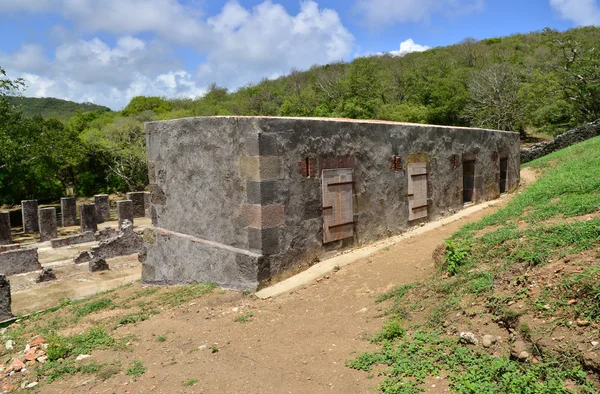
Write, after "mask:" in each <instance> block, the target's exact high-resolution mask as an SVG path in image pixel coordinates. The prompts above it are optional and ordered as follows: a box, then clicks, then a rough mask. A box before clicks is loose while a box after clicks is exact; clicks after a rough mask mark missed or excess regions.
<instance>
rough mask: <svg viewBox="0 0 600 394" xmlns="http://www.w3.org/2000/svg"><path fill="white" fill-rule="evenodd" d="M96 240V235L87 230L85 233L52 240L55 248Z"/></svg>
mask: <svg viewBox="0 0 600 394" xmlns="http://www.w3.org/2000/svg"><path fill="white" fill-rule="evenodd" d="M94 241H96V236H95V235H94V233H93V232H91V231H86V232H85V233H83V234H77V235H71V236H68V237H64V238H56V239H53V240H51V241H50V245H51V246H52V247H53V248H63V247H65V246H71V245H79V244H85V243H89V242H94Z"/></svg>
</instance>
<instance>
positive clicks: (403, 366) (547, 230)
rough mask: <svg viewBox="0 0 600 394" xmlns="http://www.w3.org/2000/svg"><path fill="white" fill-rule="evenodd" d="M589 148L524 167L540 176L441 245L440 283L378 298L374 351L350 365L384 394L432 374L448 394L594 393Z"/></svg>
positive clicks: (596, 208) (597, 146)
mask: <svg viewBox="0 0 600 394" xmlns="http://www.w3.org/2000/svg"><path fill="white" fill-rule="evenodd" d="M598 152H600V137H596V138H594V139H591V140H589V141H586V142H583V143H580V144H578V145H575V146H573V147H571V148H567V149H564V150H562V151H559V152H556V153H554V154H551V155H549V156H547V157H544V158H542V159H538V160H536V161H533V162H531V163H530V164H528V165H527V166H528V167H529V168H531V169H535V170H537V171H540V173H541V174H542V175H541V178H540V179H539V180H538V181H537V182H536V183H534V184H533V185H532V186H530V187H528V188H527V189H525V190H524V191H523V192H522V193H520V194H518V195H517V196H515V197H514V198H513V199H512V200H511V201H510V202H509V203H508V204H507V206H505V207H504V208H502V209H500V210H498V211H497V212H496V213H495V214H493V215H490V216H487V217H485V218H483V219H482V220H481V221H479V222H476V223H473V224H469V225H467V226H465V227H463V228H462V229H461V230H460V231H459V232H458V233H456V234H455V235H454V236H453V237H452V238H451V239H450V240H448V241H447V245H446V248H445V252H443V253H439V254H438V255H439V256H441V258H440V259H439V260H440V261H439V265H440V270H441V272H440V277H438V278H434V279H432V280H430V281H428V282H425V283H420V284H411V285H405V286H401V287H399V288H397V289H395V290H393V291H391V292H390V293H388V294H385V295H383V296H381V297H380V298H379V300H378V301H379V302H386V303H390V301H391V304H389V305H388V306H389V309H388V313H389V314H390V316H391V319H390V321H389V322H388V323H387V324H386V325H385V326H384V329H383V331H382V333H381V334H379V335H376V336H375V337H374V339H373V340H374V342H377V343H379V344H380V350H379V351H377V352H374V353H364V354H361V355H359V356H358V357H356V358H355V359H353V360H350V361H349V362H348V365H349V366H350V367H352V368H357V369H362V370H366V371H371V370H372V369H373V368H374V367H375V366H376V365H384V366H387V367H389V369H386V370H385V372H381V374H382V375H383V376H384V377H385V378H384V380H383V382H382V383H381V386H380V391H381V392H384V393H417V392H421V391H422V390H423V389H424V386H423V383H424V381H425V378H426V377H428V376H429V377H435V376H439V375H443V376H446V377H447V379H448V380H449V383H450V387H451V389H452V391H453V392H458V393H569V392H578V393H596V392H598V388H599V387H600V385H599V384H598V378H599V377H600V354H599V352H598V342H594V341H595V338H597V337H598V334H599V333H600V309H599V308H600V306H599V304H598V298H599V297H600V285H598V275H599V273H600V262H599V260H598V258H599V257H600V155H598ZM461 332H470V333H472V334H474V335H473V337H474V338H475V339H476V340H471V339H469V336H465V335H463V337H464V338H463V339H461V337H460V333H461ZM490 334H492V335H490ZM486 335H487V336H488V337H487V338H485V336H486ZM497 336H499V337H500V340H498V338H497ZM486 340H487V343H485V342H486ZM378 370H380V371H384V370H382V369H378ZM584 371H587V372H588V373H586V372H584Z"/></svg>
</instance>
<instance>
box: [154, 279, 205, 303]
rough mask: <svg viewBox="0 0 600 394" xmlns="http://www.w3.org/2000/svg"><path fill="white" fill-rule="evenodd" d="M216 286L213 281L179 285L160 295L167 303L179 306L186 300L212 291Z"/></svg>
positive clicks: (160, 298) (161, 299) (162, 300)
mask: <svg viewBox="0 0 600 394" xmlns="http://www.w3.org/2000/svg"><path fill="white" fill-rule="evenodd" d="M215 288H216V285H215V284H213V283H198V284H193V285H187V286H178V287H175V288H173V289H169V291H166V292H164V293H161V294H160V295H159V300H160V301H161V302H163V303H165V304H170V305H171V306H178V305H181V304H183V303H184V302H188V301H190V300H193V299H195V298H198V297H201V296H203V295H206V294H209V293H212V292H213V290H214V289H215Z"/></svg>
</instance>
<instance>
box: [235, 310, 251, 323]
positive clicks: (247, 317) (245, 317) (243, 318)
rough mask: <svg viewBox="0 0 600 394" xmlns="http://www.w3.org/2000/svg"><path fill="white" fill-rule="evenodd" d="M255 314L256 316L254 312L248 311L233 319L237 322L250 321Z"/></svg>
mask: <svg viewBox="0 0 600 394" xmlns="http://www.w3.org/2000/svg"><path fill="white" fill-rule="evenodd" d="M253 316H254V313H252V312H248V313H245V314H243V315H240V316H238V317H236V318H235V319H233V321H234V322H236V323H246V322H249V321H250V319H252V317H253Z"/></svg>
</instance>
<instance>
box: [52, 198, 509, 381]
mask: <svg viewBox="0 0 600 394" xmlns="http://www.w3.org/2000/svg"><path fill="white" fill-rule="evenodd" d="M504 201H506V200H504ZM504 201H503V203H504ZM495 209H497V206H493V207H489V208H486V209H484V210H482V211H479V212H477V213H476V214H474V215H472V216H470V217H468V218H464V219H461V220H459V221H456V222H454V223H452V224H449V225H446V226H443V227H441V228H439V229H437V230H434V231H430V232H428V233H425V234H422V235H420V236H417V237H414V238H411V239H408V240H406V241H405V242H401V243H399V244H397V245H395V246H391V247H390V248H389V249H386V250H383V251H381V252H378V253H376V254H375V255H373V256H371V257H369V258H367V259H363V260H360V261H358V262H356V263H354V264H352V265H350V266H347V267H344V268H342V269H340V270H339V271H337V272H335V273H333V274H331V275H326V276H325V277H323V278H319V279H318V280H316V281H315V282H314V283H312V284H311V285H308V286H307V287H305V288H302V289H300V290H297V291H294V292H293V293H290V294H285V295H282V296H280V297H277V298H274V299H267V300H258V299H256V298H254V297H251V296H244V295H242V294H239V293H234V292H225V291H218V290H217V291H215V293H214V294H211V295H209V296H205V297H203V298H200V299H197V300H195V301H194V302H191V303H187V304H184V305H181V306H179V307H176V308H173V309H169V310H164V311H161V313H160V314H159V315H156V316H153V317H151V318H150V319H149V320H146V321H143V322H140V323H137V324H135V325H126V326H122V327H120V328H118V329H117V332H118V335H119V336H123V337H124V336H126V335H129V334H133V335H135V337H137V340H136V341H135V343H134V344H133V345H134V346H133V350H131V351H98V352H93V354H92V357H93V359H94V360H95V361H96V362H112V361H114V360H116V359H118V360H120V361H121V365H123V366H127V365H129V363H130V362H132V361H133V360H141V361H142V362H143V363H144V365H145V366H146V367H147V368H148V369H147V371H146V373H145V374H144V375H142V376H141V377H140V378H138V379H137V380H132V378H131V377H130V376H127V375H125V374H124V373H122V372H121V373H119V374H117V375H115V376H113V377H111V378H109V379H107V380H105V381H97V380H96V378H95V377H92V376H89V375H76V376H73V377H69V378H67V379H65V380H59V381H56V382H54V383H53V384H52V385H47V384H44V385H41V387H40V392H43V393H59V392H93V393H148V392H153V393H184V392H185V393H242V392H244V393H325V392H327V393H369V392H373V391H374V389H375V387H376V386H377V384H378V378H377V377H374V378H368V377H367V376H366V375H365V373H364V372H359V371H355V370H352V369H349V368H347V367H346V366H345V361H346V360H347V359H349V358H352V357H353V356H354V355H355V354H356V353H357V352H358V353H360V352H362V351H366V350H372V349H373V348H372V346H373V345H371V344H370V342H369V341H368V339H367V336H368V335H371V334H373V333H375V332H376V331H378V330H380V329H381V326H382V323H383V322H384V320H386V317H384V316H383V309H381V308H378V306H377V305H376V304H375V298H376V297H377V296H378V295H381V294H382V293H384V292H386V291H388V290H390V289H392V288H394V287H395V286H398V285H400V284H403V283H410V282H414V281H419V280H422V279H426V278H429V277H431V276H432V275H434V274H435V268H434V261H433V258H432V252H433V251H434V249H435V248H436V247H437V246H438V245H439V244H440V243H442V242H443V241H444V239H445V238H447V237H449V236H450V235H452V234H453V233H454V232H455V231H457V230H458V229H459V228H460V227H461V226H463V225H464V224H466V223H468V222H472V221H476V220H478V219H480V218H481V217H483V216H484V215H486V214H489V213H492V212H493V211H494V210H495ZM140 287H141V285H140V284H135V285H134V286H132V287H131V288H129V289H127V291H131V292H135V291H139V290H140ZM249 313H252V317H249V318H248V321H246V322H239V321H234V319H235V318H236V317H240V316H246V315H248V314H249ZM95 319H96V320H94V321H90V322H87V325H92V324H100V323H102V321H101V319H100V320H98V317H97V316H96V318H95ZM85 326H86V323H85V322H84V321H82V327H85ZM159 336H163V337H164V338H165V339H166V340H165V341H164V342H158V341H157V338H158V337H159ZM213 344H216V345H217V346H218V348H219V350H218V351H217V352H212V351H211V346H212V345H213ZM190 379H197V382H196V383H194V384H192V385H190V386H187V385H185V383H186V382H189V381H190ZM440 380H442V379H438V380H437V381H435V382H432V384H435V385H436V387H435V388H431V390H432V391H431V392H432V393H435V392H443V391H445V390H444V389H442V388H443V387H447V384H445V382H440ZM440 390H442V391H440Z"/></svg>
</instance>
